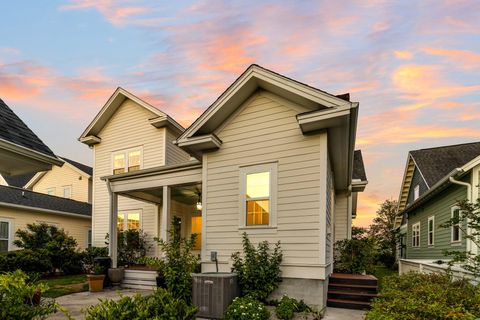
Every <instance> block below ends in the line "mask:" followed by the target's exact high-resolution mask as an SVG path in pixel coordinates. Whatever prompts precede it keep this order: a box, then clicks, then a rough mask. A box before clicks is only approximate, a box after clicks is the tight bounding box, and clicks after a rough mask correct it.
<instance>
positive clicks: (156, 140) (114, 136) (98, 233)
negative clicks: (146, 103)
mask: <svg viewBox="0 0 480 320" xmlns="http://www.w3.org/2000/svg"><path fill="white" fill-rule="evenodd" d="M153 116H154V114H153V113H151V112H149V111H147V110H146V109H144V108H143V107H140V106H138V105H137V104H135V103H134V102H133V101H131V100H128V99H127V100H126V101H125V102H124V103H123V104H122V105H121V106H120V107H119V108H118V110H117V112H116V113H115V114H114V115H113V116H112V118H111V119H110V121H109V122H108V123H107V124H106V126H105V127H104V128H103V129H102V131H101V132H100V133H99V134H98V136H99V137H100V138H101V139H102V141H101V142H100V143H99V144H97V145H95V146H94V178H93V188H94V201H93V221H92V229H93V235H94V245H95V246H104V245H105V239H104V238H105V235H106V234H107V233H108V221H109V204H110V199H109V194H108V189H107V186H106V183H105V181H103V180H101V179H100V178H101V177H104V176H108V175H111V174H112V153H113V152H114V151H118V150H123V149H128V148H133V147H137V146H142V147H143V169H146V168H153V167H157V166H162V165H164V164H165V157H164V154H165V149H164V141H165V136H164V134H165V129H164V128H161V129H157V128H155V127H154V126H152V125H151V124H150V123H149V120H148V119H150V118H152V117H153ZM129 209H140V210H142V221H141V222H142V228H143V230H144V231H145V232H146V233H147V234H148V236H149V239H150V240H151V239H152V238H153V237H155V236H157V234H156V230H157V224H156V223H155V222H156V221H157V220H156V216H157V214H158V209H157V206H156V205H153V204H149V203H146V202H142V201H137V200H133V199H130V198H125V197H119V198H118V210H119V211H123V210H129Z"/></svg>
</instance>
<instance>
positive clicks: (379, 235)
mask: <svg viewBox="0 0 480 320" xmlns="http://www.w3.org/2000/svg"><path fill="white" fill-rule="evenodd" d="M397 207H398V202H397V201H396V200H385V201H384V202H383V203H382V204H381V205H380V208H379V209H378V210H377V216H376V217H375V219H373V223H372V224H371V225H370V228H369V229H370V230H369V233H370V236H371V237H373V238H374V239H375V240H376V242H377V245H378V248H379V254H378V258H379V260H380V261H381V262H382V263H383V264H385V266H387V267H390V268H391V267H393V266H394V265H395V261H396V251H397V243H398V237H399V234H400V230H398V229H396V228H395V219H396V217H397Z"/></svg>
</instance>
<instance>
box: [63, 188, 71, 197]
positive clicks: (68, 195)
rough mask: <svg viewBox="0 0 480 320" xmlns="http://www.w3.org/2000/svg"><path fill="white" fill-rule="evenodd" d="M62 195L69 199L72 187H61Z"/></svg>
mask: <svg viewBox="0 0 480 320" xmlns="http://www.w3.org/2000/svg"><path fill="white" fill-rule="evenodd" d="M63 197H64V198H67V199H70V198H71V197H72V188H70V187H63Z"/></svg>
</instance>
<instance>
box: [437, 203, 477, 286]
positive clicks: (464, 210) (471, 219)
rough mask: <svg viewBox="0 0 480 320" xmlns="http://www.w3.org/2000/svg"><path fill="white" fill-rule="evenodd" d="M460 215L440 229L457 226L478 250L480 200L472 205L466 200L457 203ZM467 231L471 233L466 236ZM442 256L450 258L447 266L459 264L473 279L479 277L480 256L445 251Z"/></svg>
mask: <svg viewBox="0 0 480 320" xmlns="http://www.w3.org/2000/svg"><path fill="white" fill-rule="evenodd" d="M458 207H459V208H460V212H461V214H459V215H458V216H456V217H453V218H452V219H450V220H449V221H448V222H446V223H444V224H442V225H440V227H441V228H450V227H452V226H458V228H459V229H460V232H462V234H463V237H464V238H465V239H469V240H471V241H472V242H473V243H474V244H475V245H476V246H477V247H479V248H480V240H479V235H480V199H477V202H475V203H472V202H469V201H467V200H462V201H459V202H458ZM468 229H471V230H472V232H471V233H470V234H468ZM444 254H445V255H446V256H447V257H451V258H452V260H450V261H449V265H450V266H453V265H454V264H456V263H459V264H460V265H461V266H462V268H464V269H465V270H467V271H470V272H471V273H473V275H474V276H475V277H480V255H476V254H473V253H472V252H471V251H454V250H445V251H444Z"/></svg>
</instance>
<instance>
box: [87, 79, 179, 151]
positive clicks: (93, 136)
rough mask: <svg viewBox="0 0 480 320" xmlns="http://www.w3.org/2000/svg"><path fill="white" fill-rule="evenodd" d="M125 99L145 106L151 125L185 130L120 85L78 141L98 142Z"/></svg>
mask: <svg viewBox="0 0 480 320" xmlns="http://www.w3.org/2000/svg"><path fill="white" fill-rule="evenodd" d="M126 99H130V100H132V101H134V102H135V103H137V104H138V105H139V106H141V107H143V108H145V109H146V110H148V111H150V112H151V113H152V114H153V115H152V118H151V119H150V123H151V125H152V126H154V127H157V128H161V127H169V128H170V129H172V130H174V131H176V132H177V134H180V133H181V132H183V131H184V130H185V129H184V128H183V127H182V126H181V125H180V124H179V123H177V122H176V121H175V120H174V119H173V118H171V117H170V116H168V115H167V114H166V113H164V112H162V111H160V110H159V109H157V108H155V107H154V106H152V105H151V104H149V103H148V102H146V101H144V100H142V99H140V98H139V97H137V96H135V95H133V94H132V93H130V92H128V91H127V90H125V89H123V88H121V87H118V88H117V90H115V92H114V93H113V94H112V96H111V97H110V98H109V99H108V101H107V102H106V103H105V105H104V106H103V107H102V109H101V110H100V112H99V113H98V114H97V115H96V116H95V118H94V119H93V121H92V122H91V123H90V124H89V125H88V127H87V128H86V129H85V131H84V132H83V133H82V135H81V136H80V138H79V141H80V142H83V143H85V144H87V145H93V144H96V143H99V142H100V141H101V139H100V138H99V137H98V136H97V135H98V133H99V132H100V131H101V130H102V129H103V127H104V126H105V125H106V124H107V123H108V121H109V120H110V118H111V117H112V116H113V115H114V114H115V112H116V111H117V109H118V108H119V107H120V106H121V105H122V103H123V102H124V101H125V100H126Z"/></svg>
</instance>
